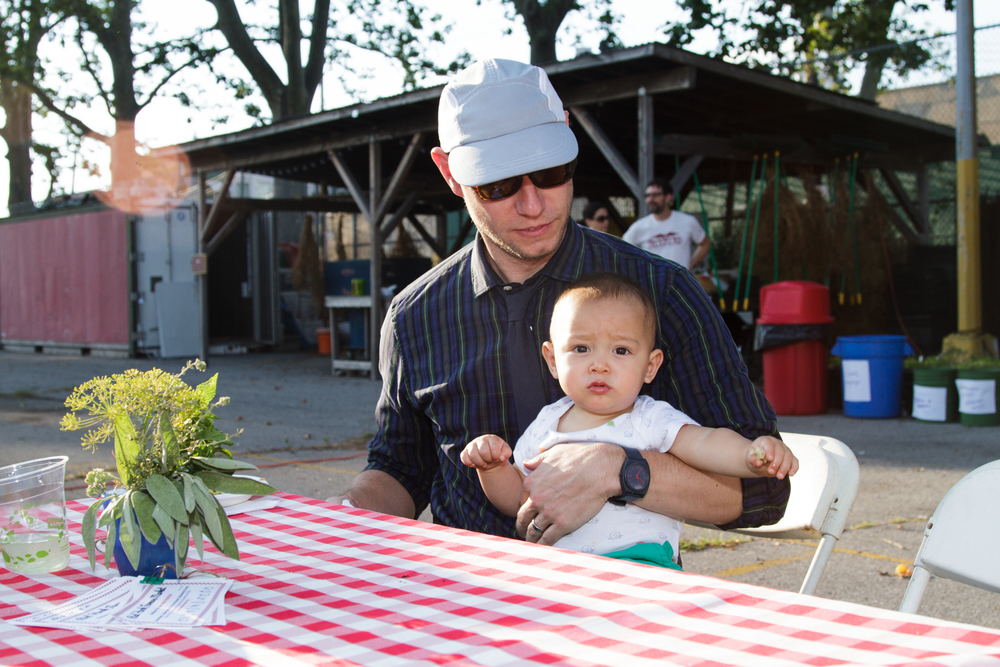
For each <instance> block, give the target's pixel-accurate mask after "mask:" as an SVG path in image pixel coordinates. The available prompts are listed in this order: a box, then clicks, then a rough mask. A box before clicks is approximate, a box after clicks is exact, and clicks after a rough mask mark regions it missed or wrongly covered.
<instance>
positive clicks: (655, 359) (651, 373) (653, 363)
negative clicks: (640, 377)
mask: <svg viewBox="0 0 1000 667" xmlns="http://www.w3.org/2000/svg"><path fill="white" fill-rule="evenodd" d="M662 363H663V350H653V351H652V352H650V353H649V365H648V366H647V367H646V378H645V380H644V382H646V383H647V384H648V383H650V382H652V381H653V378H655V377H656V371H658V370H660V364H662Z"/></svg>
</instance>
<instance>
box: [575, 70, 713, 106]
mask: <svg viewBox="0 0 1000 667" xmlns="http://www.w3.org/2000/svg"><path fill="white" fill-rule="evenodd" d="M694 85H695V68H694V67H688V66H681V67H672V68H671V69H668V70H665V71H661V72H650V73H648V74H636V75H634V76H626V77H622V78H616V79H608V80H605V81H595V82H593V83H588V84H585V85H582V86H574V87H571V88H570V87H561V88H560V89H559V90H558V92H559V98H560V99H561V100H562V101H563V106H565V107H573V106H583V105H587V104H598V103H600V102H611V101H613V100H624V99H629V98H632V97H638V96H639V94H640V91H642V90H645V94H646V95H656V94H658V93H670V92H675V91H679V90H691V89H692V88H694Z"/></svg>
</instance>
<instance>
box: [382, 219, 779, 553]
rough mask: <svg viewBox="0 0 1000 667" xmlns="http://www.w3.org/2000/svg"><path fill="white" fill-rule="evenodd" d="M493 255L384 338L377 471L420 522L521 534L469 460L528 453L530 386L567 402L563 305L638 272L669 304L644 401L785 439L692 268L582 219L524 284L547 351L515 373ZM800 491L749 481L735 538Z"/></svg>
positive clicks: (447, 282) (479, 252)
mask: <svg viewBox="0 0 1000 667" xmlns="http://www.w3.org/2000/svg"><path fill="white" fill-rule="evenodd" d="M481 244H482V241H481V240H480V239H478V238H477V239H476V242H474V243H471V244H469V245H468V246H466V247H465V248H464V249H463V250H461V251H460V252H458V253H456V254H455V255H453V256H451V257H449V258H448V259H446V260H445V261H443V262H442V263H441V264H439V265H438V266H437V267H435V268H434V269H433V270H431V271H430V272H428V273H427V274H425V275H424V276H422V277H421V278H420V279H419V280H417V281H416V282H415V283H413V284H411V285H410V286H409V287H407V288H406V289H405V290H403V291H402V292H401V293H400V294H399V295H398V296H397V297H396V298H395V299H394V300H393V302H392V305H391V307H390V309H389V312H388V314H387V316H386V319H385V322H384V324H383V326H382V346H381V351H380V370H381V373H382V377H383V383H384V384H383V387H382V395H381V397H380V399H379V402H378V407H377V420H378V432H377V433H376V435H375V437H374V439H373V441H372V442H371V444H370V445H369V454H368V469H375V470H382V471H384V472H386V473H388V474H389V475H391V476H393V477H394V478H395V479H397V480H398V481H399V482H400V483H401V484H402V485H403V486H404V487H405V488H406V490H407V491H408V492H409V493H410V495H411V496H412V497H413V500H414V502H415V504H416V508H417V513H418V514H419V513H420V512H422V511H423V509H424V508H425V507H426V506H427V505H428V504H430V506H431V511H432V513H433V514H434V518H435V521H437V522H438V523H442V524H445V525H448V526H454V527H458V528H465V529H468V530H473V531H478V532H483V533H489V534H493V535H501V536H505V537H513V536H515V530H514V520H513V519H511V518H510V517H507V516H505V515H503V514H502V513H501V512H499V511H498V510H497V509H496V508H494V507H493V505H492V504H491V503H490V501H489V500H488V499H487V498H486V495H485V494H484V493H483V491H482V488H481V487H480V485H479V479H478V477H477V476H476V471H475V470H474V469H472V468H468V467H466V466H465V465H463V464H462V462H461V461H460V460H459V455H460V454H461V452H462V449H463V448H464V447H465V445H466V444H467V443H468V442H469V441H471V440H472V439H474V438H476V437H478V436H480V435H483V434H487V433H493V434H496V435H498V436H500V437H502V438H504V439H505V440H506V441H507V442H508V443H510V444H511V446H513V445H514V444H515V443H516V442H517V439H518V437H519V436H520V432H519V431H518V426H517V418H516V415H515V412H514V393H515V392H517V390H518V378H519V376H521V375H522V374H540V375H541V376H542V377H543V378H544V382H545V390H546V394H547V398H548V400H549V402H553V401H556V400H557V399H559V398H560V397H561V396H562V395H563V394H562V390H561V389H560V387H559V383H558V382H557V381H556V380H555V379H554V378H553V377H552V376H551V374H550V373H549V372H548V369H547V368H546V367H545V365H544V360H543V359H542V356H541V346H542V343H543V342H544V341H545V340H546V339H547V338H548V331H549V320H550V318H551V315H552V307H553V305H554V303H555V299H556V298H557V297H558V296H559V294H560V293H561V292H562V291H563V290H564V289H565V288H566V287H567V286H568V285H569V284H570V283H571V282H572V281H574V280H575V279H576V278H578V277H579V276H581V275H583V274H586V273H590V272H594V271H615V272H620V273H623V274H625V275H626V276H628V277H629V278H631V279H632V280H633V281H635V282H636V283H638V284H639V285H640V286H641V287H643V288H644V289H646V290H648V292H649V294H650V295H651V296H652V297H653V301H654V303H655V304H656V307H657V312H658V313H659V327H658V328H659V334H658V346H659V348H660V349H662V350H663V354H664V361H663V365H662V366H661V367H660V370H659V372H658V373H657V376H656V378H654V380H653V382H652V383H650V384H648V385H646V386H645V387H644V388H643V393H644V394H648V395H650V396H652V397H653V398H656V399H659V400H664V401H667V402H669V403H670V404H671V405H673V406H674V407H676V408H677V409H679V410H681V411H683V412H685V413H686V414H688V415H690V416H691V417H692V418H694V419H696V420H697V421H698V422H699V423H700V424H703V425H705V426H715V427H727V428H732V429H734V430H736V431H738V432H740V433H742V434H743V435H744V436H746V437H748V438H751V439H752V438H755V437H757V436H760V435H766V434H770V435H774V434H776V432H777V424H776V419H775V416H774V412H773V411H772V409H771V406H770V405H769V404H768V402H767V401H766V400H765V399H764V397H763V396H762V395H761V394H760V392H759V391H757V389H756V388H755V387H754V386H753V384H752V383H751V382H750V379H749V377H748V375H747V371H746V367H745V366H744V364H743V361H742V359H741V358H740V355H739V353H738V351H737V350H736V347H735V345H734V344H733V341H732V337H731V336H730V334H729V331H728V330H727V329H726V327H725V325H724V324H723V322H722V318H721V317H720V316H719V313H718V311H717V310H716V309H715V307H714V305H713V304H712V302H711V301H710V300H709V299H708V297H707V295H706V294H705V292H704V290H703V289H702V288H701V286H699V285H698V283H697V282H696V281H695V279H694V277H693V276H692V275H691V274H690V273H689V272H688V271H687V269H685V268H683V267H680V266H678V265H677V264H674V263H672V262H669V261H666V260H663V259H661V258H659V257H655V256H653V255H650V254H647V253H646V252H644V251H642V250H640V249H639V248H636V247H635V246H632V245H630V244H628V243H626V242H624V241H622V240H621V239H618V238H615V237H613V236H609V235H607V234H601V233H599V232H594V231H592V230H590V229H587V228H584V227H581V226H578V225H577V224H575V223H574V222H572V221H570V223H569V224H568V229H567V232H566V235H565V237H564V239H563V241H562V244H561V245H560V246H559V249H558V251H557V252H556V254H555V255H554V256H553V257H552V259H551V260H549V262H548V263H547V264H546V266H545V267H544V268H543V269H542V270H541V271H540V272H539V273H537V274H536V275H534V276H532V278H531V279H529V280H528V281H527V282H526V283H525V286H524V287H525V288H526V289H531V290H532V291H533V292H534V293H535V294H534V300H533V302H532V305H531V306H530V307H529V311H528V312H529V318H533V323H532V328H533V331H534V333H535V335H536V337H537V339H538V340H537V342H538V350H539V354H538V359H537V364H536V365H535V367H532V368H516V369H510V368H508V350H507V348H506V347H505V338H506V334H507V313H506V301H505V298H504V295H503V293H502V289H501V286H502V283H501V281H500V280H499V278H498V277H497V276H496V274H495V273H494V272H493V270H492V269H491V268H490V267H489V266H488V264H487V263H486V261H485V256H484V253H485V250H484V249H483V248H482V245H481ZM541 407H542V406H539V408H541ZM531 418H534V415H531V416H530V418H529V419H528V420H527V421H530V419H531ZM789 489H790V486H789V483H788V480H787V478H786V479H785V480H782V481H778V480H776V479H773V478H756V479H744V480H743V505H744V511H743V514H742V516H740V517H739V518H738V519H737V521H736V522H735V523H733V524H731V525H730V526H726V527H730V528H732V527H750V526H757V525H763V524H768V523H773V522H775V521H777V520H778V519H779V518H780V517H781V515H782V513H783V512H784V508H785V505H786V504H787V501H788V492H789Z"/></svg>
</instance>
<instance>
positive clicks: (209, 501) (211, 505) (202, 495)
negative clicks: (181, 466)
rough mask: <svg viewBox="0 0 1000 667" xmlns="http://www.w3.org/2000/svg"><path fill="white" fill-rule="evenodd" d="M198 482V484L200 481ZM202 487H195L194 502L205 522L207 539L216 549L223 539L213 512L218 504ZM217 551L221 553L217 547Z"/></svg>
mask: <svg viewBox="0 0 1000 667" xmlns="http://www.w3.org/2000/svg"><path fill="white" fill-rule="evenodd" d="M195 479H197V478H195ZM198 481H199V482H200V481H201V480H198ZM204 486H205V485H204V484H200V485H197V486H196V487H195V489H196V490H195V500H196V501H197V503H198V511H199V512H201V516H202V518H203V520H204V522H205V525H204V527H205V528H206V529H208V537H209V538H210V539H211V540H212V543H213V544H215V546H217V547H218V546H219V544H221V543H222V540H223V537H225V536H224V534H223V532H222V526H221V525H220V524H219V519H218V515H217V513H216V511H215V508H216V507H217V506H218V504H219V503H218V501H217V500H216V499H215V497H213V496H212V494H211V492H210V491H208V490H207V489H205V488H203V487H204ZM219 550H220V551H221V550H222V547H219Z"/></svg>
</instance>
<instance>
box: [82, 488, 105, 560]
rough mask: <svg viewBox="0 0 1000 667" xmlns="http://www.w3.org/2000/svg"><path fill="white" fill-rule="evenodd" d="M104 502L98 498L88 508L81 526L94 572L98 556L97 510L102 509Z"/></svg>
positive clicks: (88, 558)
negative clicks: (96, 538)
mask: <svg viewBox="0 0 1000 667" xmlns="http://www.w3.org/2000/svg"><path fill="white" fill-rule="evenodd" d="M102 502H103V501H100V500H98V501H97V502H96V503H94V504H93V505H91V506H90V507H88V508H87V512H86V513H85V514H84V515H83V522H82V523H81V526H80V533H81V536H82V537H83V544H84V546H85V547H87V560H88V561H90V570H91V572H93V571H94V568H95V567H96V560H97V556H96V550H95V548H94V545H95V539H94V533H95V532H96V529H97V510H98V509H100V507H101V503H102Z"/></svg>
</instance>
